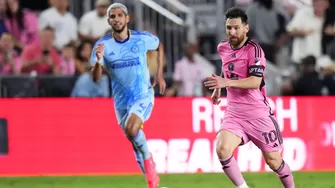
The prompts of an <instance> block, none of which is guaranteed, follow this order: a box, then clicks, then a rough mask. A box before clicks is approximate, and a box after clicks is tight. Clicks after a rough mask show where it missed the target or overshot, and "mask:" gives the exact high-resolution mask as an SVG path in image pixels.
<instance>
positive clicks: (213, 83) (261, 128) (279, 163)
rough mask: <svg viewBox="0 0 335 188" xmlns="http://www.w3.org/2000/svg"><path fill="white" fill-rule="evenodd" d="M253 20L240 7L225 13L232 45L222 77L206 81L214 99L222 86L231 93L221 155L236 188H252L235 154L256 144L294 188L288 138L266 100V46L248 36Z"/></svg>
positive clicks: (222, 47) (223, 51) (225, 51)
mask: <svg viewBox="0 0 335 188" xmlns="http://www.w3.org/2000/svg"><path fill="white" fill-rule="evenodd" d="M248 31H249V26H248V17H247V15H246V13H245V12H244V11H243V10H241V9H239V8H231V9H229V10H228V11H227V12H226V34H227V38H228V41H223V42H221V43H220V44H219V45H218V48H217V50H218V53H219V54H220V56H221V60H222V75H221V76H217V75H212V76H211V77H208V78H207V81H206V82H205V86H206V87H209V88H210V89H212V90H214V91H213V95H212V100H213V103H214V104H215V105H217V104H219V103H220V100H219V98H220V94H221V88H226V89H227V100H228V105H227V109H226V112H225V116H224V119H223V122H222V125H221V129H220V131H219V132H218V133H217V147H216V152H217V155H218V157H219V159H220V162H221V164H222V169H223V170H224V172H225V173H226V174H227V176H228V177H229V178H230V180H231V181H232V182H233V183H234V184H235V186H236V187H237V188H248V185H247V183H246V182H245V180H244V178H243V176H242V174H241V172H240V169H239V167H238V165H237V162H236V160H235V158H234V156H233V151H234V150H235V149H236V148H237V147H238V146H239V145H243V144H246V143H247V142H249V141H252V142H253V143H254V144H255V145H256V146H257V147H258V148H259V149H261V150H262V152H263V156H264V158H265V161H266V163H267V164H268V165H269V167H270V168H271V169H272V170H273V171H274V172H275V173H276V174H277V175H278V177H279V179H280V181H281V183H282V184H283V186H284V187H285V188H294V187H295V185H294V180H293V176H292V172H291V170H290V168H289V166H288V164H287V163H285V162H284V160H283V159H282V157H281V155H280V150H281V149H282V144H283V138H282V136H281V132H280V130H279V126H278V124H277V121H276V119H275V117H274V116H273V114H272V112H271V109H270V107H269V104H268V102H267V100H266V96H265V88H264V86H265V82H264V77H263V72H264V69H265V62H266V59H265V57H264V53H263V50H262V48H261V47H260V46H259V45H258V44H257V43H255V42H254V41H252V40H251V39H250V38H248V37H247V33H248Z"/></svg>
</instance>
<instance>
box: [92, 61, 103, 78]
mask: <svg viewBox="0 0 335 188" xmlns="http://www.w3.org/2000/svg"><path fill="white" fill-rule="evenodd" d="M91 74H92V80H93V81H94V82H98V81H99V80H100V79H101V77H102V65H101V64H100V63H99V62H96V63H95V64H94V66H93V68H92V72H91Z"/></svg>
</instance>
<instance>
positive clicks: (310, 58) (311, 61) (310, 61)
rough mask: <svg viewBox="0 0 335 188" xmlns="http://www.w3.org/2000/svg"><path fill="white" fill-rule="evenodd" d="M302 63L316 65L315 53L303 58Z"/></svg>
mask: <svg viewBox="0 0 335 188" xmlns="http://www.w3.org/2000/svg"><path fill="white" fill-rule="evenodd" d="M301 64H302V65H304V66H315V65H316V58H315V56H313V55H309V56H306V57H305V58H303V59H302V60H301Z"/></svg>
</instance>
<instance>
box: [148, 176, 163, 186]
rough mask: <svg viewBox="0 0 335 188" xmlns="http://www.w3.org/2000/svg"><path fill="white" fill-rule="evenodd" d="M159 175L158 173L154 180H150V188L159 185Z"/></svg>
mask: <svg viewBox="0 0 335 188" xmlns="http://www.w3.org/2000/svg"><path fill="white" fill-rule="evenodd" d="M159 181H160V179H159V176H158V175H157V174H156V176H155V178H154V179H153V180H152V181H148V188H157V187H158V186H159Z"/></svg>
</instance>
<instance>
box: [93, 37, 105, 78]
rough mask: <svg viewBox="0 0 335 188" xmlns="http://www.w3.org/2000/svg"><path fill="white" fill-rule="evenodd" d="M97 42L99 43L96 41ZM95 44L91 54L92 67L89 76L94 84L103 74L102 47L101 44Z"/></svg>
mask: <svg viewBox="0 0 335 188" xmlns="http://www.w3.org/2000/svg"><path fill="white" fill-rule="evenodd" d="M98 42H99V41H98ZM98 42H97V44H95V46H94V49H93V50H92V53H91V63H92V65H93V68H92V71H91V75H92V80H93V81H94V82H98V81H99V80H100V79H101V77H102V73H103V64H104V62H103V56H104V45H103V44H102V43H101V44H99V43H98Z"/></svg>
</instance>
